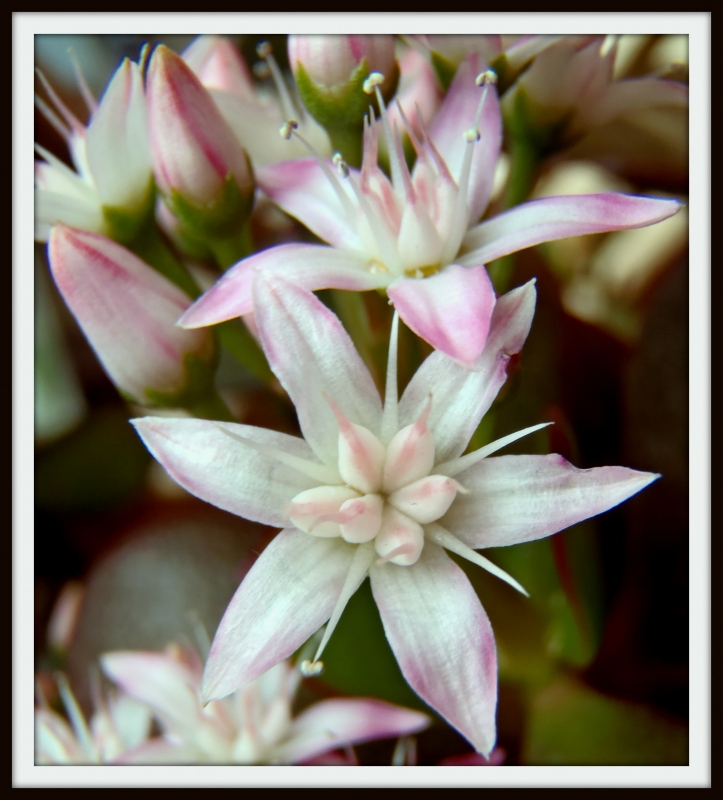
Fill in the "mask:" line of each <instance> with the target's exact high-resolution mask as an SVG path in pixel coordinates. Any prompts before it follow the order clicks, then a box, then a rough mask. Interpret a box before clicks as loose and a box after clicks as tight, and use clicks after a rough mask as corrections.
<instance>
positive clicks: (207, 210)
mask: <svg viewBox="0 0 723 800" xmlns="http://www.w3.org/2000/svg"><path fill="white" fill-rule="evenodd" d="M244 156H245V158H246V163H247V165H248V171H249V174H250V175H253V172H252V169H251V162H250V161H249V157H248V155H247V154H246V153H244ZM253 186H254V182H253V180H252V182H251V184H250V190H249V192H247V193H244V192H242V191H241V189H240V187H239V185H238V183H237V181H236V178H235V177H234V175H233V174H232V173H230V172H229V174H228V175H227V176H226V179H225V180H224V184H223V189H222V191H221V192H220V194H219V196H218V197H217V198H216V200H214V202H213V203H209V204H207V205H205V206H199V205H197V204H196V203H194V202H193V201H191V200H188V199H187V198H185V197H184V196H183V195H182V194H181V193H180V192H179V191H177V190H175V189H174V190H173V191H172V192H171V193H170V195H168V196H167V197H166V202H167V204H168V207H169V208H170V210H171V211H172V212H173V214H175V216H176V217H177V219H178V220H179V222H180V223H181V226H182V227H184V228H187V229H188V232H189V233H190V235H191V237H192V238H194V239H199V240H201V241H202V242H208V240H209V239H210V240H214V239H225V238H227V237H229V236H232V235H234V234H235V232H236V231H237V230H238V228H239V227H240V226H241V225H243V223H244V222H246V220H247V219H248V218H249V216H250V215H251V209H252V208H253V204H254V191H253Z"/></svg>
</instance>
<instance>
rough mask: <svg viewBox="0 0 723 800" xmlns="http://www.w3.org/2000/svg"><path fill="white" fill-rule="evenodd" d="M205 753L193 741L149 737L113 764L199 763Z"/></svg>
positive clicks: (161, 764)
mask: <svg viewBox="0 0 723 800" xmlns="http://www.w3.org/2000/svg"><path fill="white" fill-rule="evenodd" d="M202 760H204V753H203V752H202V751H201V750H199V748H198V747H196V745H195V744H194V743H193V742H175V741H171V740H170V739H166V738H163V737H156V738H153V739H149V740H148V741H147V742H144V743H143V744H142V745H139V746H138V747H134V748H133V749H132V750H127V751H126V752H125V753H122V754H121V755H120V756H119V757H118V758H116V759H114V760H113V762H112V763H113V764H118V765H121V764H123V765H125V764H135V765H141V764H143V765H148V766H150V765H158V766H167V765H170V764H197V763H198V762H199V761H202Z"/></svg>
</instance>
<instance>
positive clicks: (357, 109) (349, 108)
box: [295, 58, 399, 148]
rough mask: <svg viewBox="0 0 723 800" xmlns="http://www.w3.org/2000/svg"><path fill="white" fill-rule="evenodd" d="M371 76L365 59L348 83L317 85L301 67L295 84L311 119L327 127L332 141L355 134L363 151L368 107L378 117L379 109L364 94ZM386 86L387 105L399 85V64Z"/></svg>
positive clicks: (387, 79) (298, 68) (373, 99)
mask: <svg viewBox="0 0 723 800" xmlns="http://www.w3.org/2000/svg"><path fill="white" fill-rule="evenodd" d="M370 74H371V70H370V69H369V64H368V62H367V60H366V59H365V58H362V60H361V61H360V62H359V65H358V66H357V68H356V69H355V70H354V72H352V74H351V76H350V77H349V80H348V81H346V83H337V84H336V85H334V86H331V87H329V86H324V85H322V84H319V83H316V81H314V80H313V79H312V78H311V77H309V74H308V72H307V71H306V70H305V69H304V67H303V65H302V64H299V65H298V66H297V68H296V73H295V78H296V85H297V87H298V90H299V94H300V95H301V99H302V101H303V103H304V106H306V108H307V110H308V111H309V113H310V114H311V116H312V117H314V119H315V120H316V121H317V122H318V123H319V124H320V125H322V126H323V127H324V128H326V130H327V132H328V133H329V136H330V137H331V139H332V142H333V141H334V139H335V138H336V139H337V140H338V139H340V138H342V136H346V137H348V136H349V135H350V132H355V133H356V135H357V136H358V138H359V142H360V148H361V131H362V125H363V123H364V117H365V115H366V114H367V113H368V112H369V106H370V105H371V106H372V107H373V108H374V111H375V113H377V114H379V112H380V109H379V106H378V104H377V101H376V98H375V96H374V95H373V94H367V93H366V92H365V91H364V81H366V79H367V78H368V77H369V75H370ZM384 77H385V79H386V81H385V83H386V86H385V87H384V88H383V89H382V97H383V98H384V102H385V103H388V102H389V101H390V100H391V99H392V97H394V94H395V92H396V91H397V84H398V83H399V65H398V64H397V62H396V61H395V62H394V71H393V72H392V73H391V74H390V75H385V76H384Z"/></svg>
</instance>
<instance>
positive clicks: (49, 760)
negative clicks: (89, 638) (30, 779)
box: [35, 675, 153, 764]
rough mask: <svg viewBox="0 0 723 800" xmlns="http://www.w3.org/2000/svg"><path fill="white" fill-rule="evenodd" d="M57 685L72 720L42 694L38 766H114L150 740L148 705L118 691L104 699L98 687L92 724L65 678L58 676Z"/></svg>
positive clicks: (37, 729) (37, 713) (37, 718)
mask: <svg viewBox="0 0 723 800" xmlns="http://www.w3.org/2000/svg"><path fill="white" fill-rule="evenodd" d="M57 684H58V691H59V692H60V697H61V699H62V701H63V705H64V707H65V710H66V713H67V715H68V719H66V718H64V717H62V716H61V715H60V714H58V713H57V712H55V711H53V710H52V709H51V708H50V706H49V705H48V703H47V701H46V699H45V698H44V697H43V695H42V693H41V692H40V691H38V701H39V707H37V708H36V709H35V762H36V763H37V764H110V763H113V762H116V760H117V759H118V758H120V757H121V756H122V755H123V753H125V752H126V751H129V750H133V749H134V748H136V747H138V746H140V745H141V743H142V742H144V741H145V740H146V739H147V738H148V736H149V734H150V730H151V719H152V716H153V714H152V711H151V709H150V708H149V707H148V706H147V705H145V704H144V703H141V702H139V701H138V700H135V699H134V698H132V697H130V696H129V695H127V694H125V693H124V692H118V691H115V692H112V693H110V694H109V695H108V696H106V697H103V695H102V694H101V693H100V691H97V686H96V691H95V706H96V709H95V713H94V714H93V716H92V717H91V719H90V724H88V722H86V720H85V717H84V716H83V712H82V711H81V710H80V707H79V706H78V702H77V700H76V699H75V697H74V695H73V692H72V691H71V689H70V686H69V685H68V682H67V680H66V679H65V677H64V676H63V675H58V676H57Z"/></svg>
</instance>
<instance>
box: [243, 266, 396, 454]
mask: <svg viewBox="0 0 723 800" xmlns="http://www.w3.org/2000/svg"><path fill="white" fill-rule="evenodd" d="M254 307H255V309H256V311H255V315H256V324H257V325H258V329H259V335H260V337H261V343H262V345H263V348H264V352H265V353H266V357H267V358H268V360H269V364H270V366H271V369H272V370H273V371H274V374H275V375H276V377H277V378H278V379H279V380H280V381H281V385H282V386H283V387H284V389H286V391H287V392H288V393H289V397H291V400H292V402H293V403H294V405H295V406H296V413H297V414H298V417H299V425H300V426H301V431H302V433H303V434H304V438H305V439H306V441H307V442H308V443H309V445H310V446H311V449H312V450H313V451H314V452H315V453H316V455H317V456H318V457H319V458H320V459H321V460H322V461H323V462H324V463H326V464H333V465H334V466H336V463H337V454H338V437H339V429H338V427H337V422H336V419H335V418H334V414H333V412H332V410H331V408H330V406H329V403H328V401H327V400H325V398H324V395H326V397H328V398H329V399H331V400H333V401H334V403H336V405H337V406H338V407H339V408H340V409H341V411H342V412H343V414H344V416H345V417H346V418H347V419H348V420H349V421H350V422H353V423H354V424H356V425H362V426H363V427H365V428H368V429H369V430H370V431H371V432H372V433H374V435H375V436H379V432H380V428H381V419H382V404H381V399H380V397H379V392H378V391H377V389H376V386H375V385H374V381H373V379H372V376H371V375H370V374H369V370H368V369H367V368H366V366H365V365H364V362H363V361H362V360H361V357H360V356H359V354H358V353H357V351H356V348H355V347H354V344H353V343H352V341H351V339H350V338H349V335H348V334H347V332H346V331H345V330H344V328H343V326H342V324H341V322H339V320H338V319H337V318H336V316H334V314H332V312H331V311H329V309H328V308H327V307H326V306H325V305H324V304H323V303H322V302H321V301H320V300H317V298H316V297H314V295H313V294H311V293H310V292H307V291H305V290H304V289H300V288H298V287H297V286H294V285H292V284H291V283H289V282H287V281H286V280H284V279H283V278H281V277H280V276H278V275H273V274H267V273H262V274H260V275H259V276H258V277H257V278H256V280H255V281H254Z"/></svg>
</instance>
